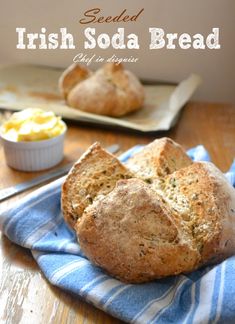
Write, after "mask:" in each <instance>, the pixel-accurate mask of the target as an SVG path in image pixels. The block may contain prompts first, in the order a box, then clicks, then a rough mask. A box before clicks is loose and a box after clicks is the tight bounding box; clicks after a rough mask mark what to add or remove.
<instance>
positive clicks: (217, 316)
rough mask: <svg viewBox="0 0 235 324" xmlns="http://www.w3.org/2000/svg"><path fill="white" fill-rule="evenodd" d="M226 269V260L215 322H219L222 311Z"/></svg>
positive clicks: (223, 266) (222, 272)
mask: <svg viewBox="0 0 235 324" xmlns="http://www.w3.org/2000/svg"><path fill="white" fill-rule="evenodd" d="M225 270H226V261H224V262H223V263H222V266H221V282H220V287H219V297H218V304H217V310H216V318H215V320H214V324H216V323H218V321H219V319H220V315H221V311H222V304H223V297H224V278H225Z"/></svg>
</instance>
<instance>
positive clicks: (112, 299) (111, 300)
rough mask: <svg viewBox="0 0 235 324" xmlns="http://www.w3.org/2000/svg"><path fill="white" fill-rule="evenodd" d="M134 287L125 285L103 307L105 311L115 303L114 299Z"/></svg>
mask: <svg viewBox="0 0 235 324" xmlns="http://www.w3.org/2000/svg"><path fill="white" fill-rule="evenodd" d="M131 286H132V285H127V284H126V285H124V286H122V287H120V288H119V289H118V290H117V291H116V292H115V293H114V294H113V295H112V296H110V297H109V298H108V299H107V300H106V302H105V303H104V305H103V309H104V310H106V309H107V307H108V306H109V305H110V304H111V303H112V302H113V301H114V299H115V298H116V297H117V296H119V295H120V294H121V293H122V292H123V291H124V290H126V289H128V288H130V287H131Z"/></svg>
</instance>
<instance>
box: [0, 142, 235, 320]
mask: <svg viewBox="0 0 235 324" xmlns="http://www.w3.org/2000/svg"><path fill="white" fill-rule="evenodd" d="M140 148H141V146H136V147H134V148H133V149H131V150H129V151H128V152H126V153H125V154H123V155H122V156H121V157H120V159H121V160H122V161H126V160H127V159H128V158H129V157H130V156H131V155H132V154H133V153H134V152H136V151H137V150H140ZM188 154H189V155H190V156H191V157H192V158H193V159H194V160H197V161H198V160H201V161H202V160H204V161H205V160H206V161H208V160H209V155H208V153H207V152H206V151H205V149H204V148H203V146H197V147H196V148H193V149H191V150H189V151H188ZM226 176H227V178H228V180H229V181H230V182H231V183H232V184H233V185H234V186H235V163H233V165H232V167H231V169H230V171H229V172H228V173H227V174H226ZM62 182H63V178H62V179H59V180H57V181H55V182H53V183H51V184H49V185H47V186H45V187H43V188H41V189H39V190H37V191H35V192H34V193H33V194H30V195H29V196H27V197H25V198H24V199H22V201H21V202H20V204H19V205H18V206H15V207H13V208H12V209H11V210H9V211H6V212H4V213H3V214H2V215H1V216H0V224H1V228H2V230H3V232H4V234H5V235H6V236H7V237H8V238H9V239H10V240H12V241H13V242H15V243H17V244H19V245H21V246H23V247H25V248H28V249H31V251H32V254H33V257H34V258H35V259H36V261H37V262H38V264H39V267H40V268H41V270H42V271H43V273H44V275H45V277H46V278H47V279H48V280H49V282H51V283H52V284H53V285H56V286H58V287H61V288H62V289H65V290H67V291H70V292H73V293H75V294H77V295H78V296H80V297H81V298H83V299H84V300H86V301H87V302H89V303H91V304H93V305H94V306H96V307H98V308H100V309H102V310H104V311H105V312H107V313H109V314H111V315H113V316H115V317H117V318H119V319H122V320H124V321H127V322H133V323H141V324H143V323H144V324H145V323H180V324H183V323H185V324H186V323H235V297H234V296H235V256H233V257H231V258H229V259H227V260H226V261H224V262H222V263H220V264H218V265H216V266H211V267H206V268H203V269H200V270H198V271H195V272H193V273H191V274H189V275H180V276H175V277H170V278H166V279H162V280H156V281H154V282H150V283H146V284H139V285H132V284H125V283H122V282H120V281H119V280H116V279H114V278H111V277H110V276H108V275H107V274H105V273H104V272H103V271H102V270H101V269H100V268H98V267H96V266H94V265H93V264H92V263H91V262H89V261H88V260H87V259H86V258H85V257H84V255H83V254H82V252H81V250H80V247H79V245H78V243H77V241H76V237H75V235H74V233H73V232H72V231H71V230H70V229H69V228H68V227H67V226H66V224H65V223H64V221H63V218H62V215H61V210H60V187H61V183H62Z"/></svg>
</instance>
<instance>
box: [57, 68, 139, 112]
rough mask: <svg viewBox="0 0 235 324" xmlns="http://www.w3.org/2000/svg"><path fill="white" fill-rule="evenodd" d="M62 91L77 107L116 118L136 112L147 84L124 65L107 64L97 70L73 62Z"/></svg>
mask: <svg viewBox="0 0 235 324" xmlns="http://www.w3.org/2000/svg"><path fill="white" fill-rule="evenodd" d="M59 88H60V92H61V93H62V94H63V96H64V98H65V100H66V102H67V104H68V105H69V106H71V107H73V108H76V109H79V110H82V111H85V112H88V113H93V114H98V115H107V116H112V117H120V116H123V115H126V114H128V113H130V112H133V111H136V110H138V109H140V108H141V107H142V106H143V103H144V97H145V94H144V87H143V86H142V84H141V83H140V81H139V79H138V78H137V77H136V76H135V75H134V73H132V72H131V71H129V70H126V69H124V67H123V66H122V65H121V64H118V65H117V64H114V63H107V64H105V65H104V66H102V67H101V68H100V69H98V70H97V71H95V72H92V71H90V70H89V69H88V68H86V67H83V66H82V65H79V64H72V65H71V66H70V67H69V68H68V69H66V70H65V71H64V72H63V74H62V75H61V77H60V79H59Z"/></svg>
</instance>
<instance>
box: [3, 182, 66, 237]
mask: <svg viewBox="0 0 235 324" xmlns="http://www.w3.org/2000/svg"><path fill="white" fill-rule="evenodd" d="M60 190H61V189H60V188H59V189H58V190H56V191H53V192H51V193H50V194H49V195H47V196H46V197H45V196H43V197H41V199H38V200H36V201H34V202H32V203H31V204H30V205H26V206H25V207H24V208H22V209H21V210H20V211H19V212H18V213H17V214H16V215H14V216H13V217H11V219H10V220H9V222H8V224H7V225H6V227H5V228H4V232H5V235H7V236H8V231H9V228H10V226H11V223H14V222H15V218H17V217H18V216H19V215H21V214H22V213H23V212H25V211H26V210H27V209H30V208H31V207H34V206H35V205H37V204H39V203H40V202H41V201H43V200H45V199H47V198H49V197H51V196H53V195H56V194H57V193H58V192H60ZM7 219H8V218H7Z"/></svg>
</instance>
